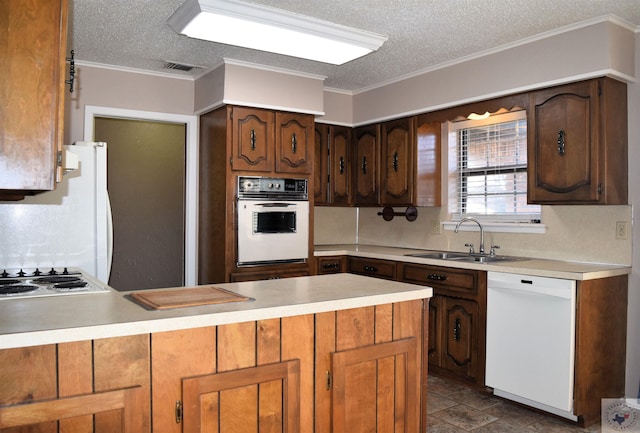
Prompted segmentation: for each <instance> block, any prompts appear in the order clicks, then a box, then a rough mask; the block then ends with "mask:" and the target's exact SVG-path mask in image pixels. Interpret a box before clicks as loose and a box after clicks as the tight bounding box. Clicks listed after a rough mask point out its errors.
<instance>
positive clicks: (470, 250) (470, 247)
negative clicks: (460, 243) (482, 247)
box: [464, 244, 476, 254]
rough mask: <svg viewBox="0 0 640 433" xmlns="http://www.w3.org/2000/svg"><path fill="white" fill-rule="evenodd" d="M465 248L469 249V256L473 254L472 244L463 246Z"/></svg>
mask: <svg viewBox="0 0 640 433" xmlns="http://www.w3.org/2000/svg"><path fill="white" fill-rule="evenodd" d="M464 246H465V247H469V254H475V252H476V250H474V249H473V244H464Z"/></svg>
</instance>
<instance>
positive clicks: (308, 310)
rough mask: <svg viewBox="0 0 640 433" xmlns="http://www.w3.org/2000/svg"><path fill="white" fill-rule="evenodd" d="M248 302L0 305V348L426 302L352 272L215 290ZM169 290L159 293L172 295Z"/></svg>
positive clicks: (113, 300) (97, 300) (416, 293)
mask: <svg viewBox="0 0 640 433" xmlns="http://www.w3.org/2000/svg"><path fill="white" fill-rule="evenodd" d="M214 286H215V287H219V288H223V289H226V290H229V291H231V292H234V293H237V294H240V295H243V296H247V297H249V298H252V300H250V301H244V302H232V303H225V304H216V305H204V306H196V307H184V308H175V309H169V310H147V309H145V308H143V307H141V306H140V305H138V304H136V303H134V302H133V301H131V300H130V299H129V298H128V297H127V292H117V291H111V292H105V293H95V294H82V295H68V296H53V297H42V298H22V299H1V300H0V349H7V348H14V347H27V346H36V345H42V344H53V343H64V342H71V341H82V340H91V339H98V338H109V337H121V336H125V335H137V334H147V333H153V332H163V331H172V330H178V329H189V328H198V327H204V326H215V325H224V324H228V323H239V322H247V321H255V320H264V319H272V318H277V317H289V316H297V315H302V314H314V313H321V312H327V311H336V310H344V309H348V308H357V307H364V306H371V305H381V304H388V303H393V302H402V301H409V300H414V299H425V298H430V297H431V296H432V294H433V290H432V289H431V288H430V287H424V286H418V285H413V284H406V283H400V282H395V281H387V280H381V279H377V278H370V277H363V276H359V275H352V274H335V275H319V276H312V277H298V278H283V279H279V280H264V281H249V282H242V283H226V284H215V285H214ZM173 289H176V288H171V289H166V290H173Z"/></svg>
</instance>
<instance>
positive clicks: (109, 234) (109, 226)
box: [106, 193, 113, 283]
mask: <svg viewBox="0 0 640 433" xmlns="http://www.w3.org/2000/svg"><path fill="white" fill-rule="evenodd" d="M112 261H113V215H112V214H111V199H110V198H109V193H107V281H106V282H107V283H108V281H109V277H110V276H111V262H112Z"/></svg>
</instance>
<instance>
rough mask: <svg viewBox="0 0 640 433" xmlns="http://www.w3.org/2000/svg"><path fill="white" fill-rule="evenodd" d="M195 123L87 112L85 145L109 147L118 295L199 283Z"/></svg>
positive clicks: (96, 110) (105, 111)
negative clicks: (98, 142)
mask: <svg viewBox="0 0 640 433" xmlns="http://www.w3.org/2000/svg"><path fill="white" fill-rule="evenodd" d="M196 125H197V118H196V117H194V116H180V115H170V114H165V113H154V112H140V111H132V110H122V109H110V108H105V107H90V106H87V107H86V110H85V140H87V141H105V142H107V173H108V175H107V185H108V191H109V195H110V200H111V208H112V218H113V239H112V240H113V256H112V260H111V273H110V278H109V285H110V286H112V287H114V288H115V289H117V290H123V291H124V290H140V289H150V288H160V287H176V286H183V285H187V286H190V285H195V284H196V282H195V280H196V277H195V276H196V275H197V269H196V266H197V261H196V248H197V246H196V237H195V233H196V224H197V220H196V218H195V216H196V214H197V212H196V211H197V209H196V195H197V188H196V185H197V163H196V157H197V131H196Z"/></svg>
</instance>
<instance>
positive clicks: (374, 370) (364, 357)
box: [332, 338, 420, 433]
mask: <svg viewBox="0 0 640 433" xmlns="http://www.w3.org/2000/svg"><path fill="white" fill-rule="evenodd" d="M417 353H418V342H417V340H416V339H415V338H407V339H403V340H397V341H392V342H387V343H381V344H377V345H373V346H365V347H360V348H357V349H351V350H346V351H343V352H336V353H333V354H332V367H333V381H334V383H333V389H332V398H333V399H332V407H333V420H332V422H333V432H334V433H341V432H349V433H351V432H355V433H358V432H363V433H364V432H380V433H382V432H388V431H402V432H407V433H409V432H415V433H417V432H418V431H419V430H420V422H419V419H420V403H419V402H420V389H419V388H420V387H419V386H418V383H419V381H418V380H416V378H417V377H419V374H420V370H419V366H418V365H417V362H416V359H418V358H417ZM389 403H390V404H389ZM390 411H393V412H394V413H395V414H394V415H393V416H389V412H390ZM374 414H375V416H374Z"/></svg>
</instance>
